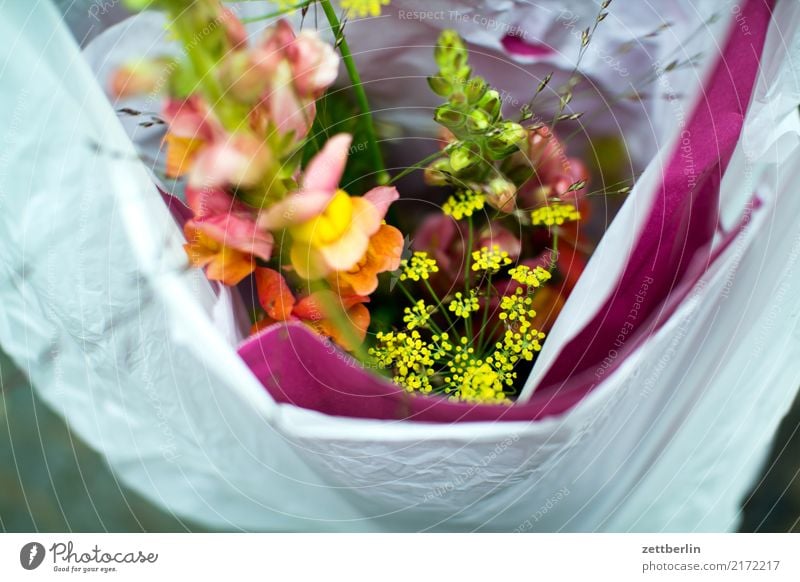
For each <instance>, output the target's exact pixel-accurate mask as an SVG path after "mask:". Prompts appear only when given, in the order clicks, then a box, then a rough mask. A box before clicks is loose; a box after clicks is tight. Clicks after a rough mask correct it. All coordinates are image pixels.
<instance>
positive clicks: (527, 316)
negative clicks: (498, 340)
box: [498, 288, 536, 332]
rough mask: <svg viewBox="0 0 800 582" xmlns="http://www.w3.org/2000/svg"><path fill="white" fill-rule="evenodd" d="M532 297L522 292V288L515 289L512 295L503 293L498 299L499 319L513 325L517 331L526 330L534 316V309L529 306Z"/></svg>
mask: <svg viewBox="0 0 800 582" xmlns="http://www.w3.org/2000/svg"><path fill="white" fill-rule="evenodd" d="M532 303H533V299H532V298H531V297H530V296H528V295H523V294H522V289H519V288H518V289H517V290H516V292H515V293H514V294H513V295H505V296H503V298H502V299H500V315H499V316H498V317H499V318H500V320H501V321H504V322H507V323H509V324H510V325H514V326H515V327H517V328H518V329H519V331H523V332H524V331H527V330H528V328H529V327H530V326H531V322H530V320H531V319H533V318H534V317H536V311H534V310H533V309H532V308H531V304H532Z"/></svg>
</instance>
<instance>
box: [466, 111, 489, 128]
mask: <svg viewBox="0 0 800 582" xmlns="http://www.w3.org/2000/svg"><path fill="white" fill-rule="evenodd" d="M490 123H491V120H490V119H489V115H488V114H487V113H486V112H485V111H484V110H483V109H473V110H472V111H470V113H469V115H468V116H467V129H468V130H469V131H470V132H472V133H484V132H485V131H486V130H487V129H489V125H490Z"/></svg>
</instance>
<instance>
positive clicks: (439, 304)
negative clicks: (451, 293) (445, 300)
mask: <svg viewBox="0 0 800 582" xmlns="http://www.w3.org/2000/svg"><path fill="white" fill-rule="evenodd" d="M423 281H424V283H425V288H426V289H427V290H428V293H430V294H431V297H433V300H434V301H435V302H436V306H437V307H438V308H439V311H441V313H442V315H443V316H444V318H445V319H446V320H447V325H448V328H452V327H454V326H455V324H454V323H453V320H451V319H450V316H449V315H448V313H447V309H445V307H444V305H443V304H442V301H441V299H439V296H438V295H437V294H436V292H435V291H434V290H433V287H431V284H430V282H429V281H428V280H427V279H423Z"/></svg>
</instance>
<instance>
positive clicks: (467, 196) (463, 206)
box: [442, 190, 486, 220]
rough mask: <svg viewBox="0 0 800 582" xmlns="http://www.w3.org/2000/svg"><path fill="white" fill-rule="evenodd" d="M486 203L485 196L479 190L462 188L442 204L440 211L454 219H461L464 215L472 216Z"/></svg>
mask: <svg viewBox="0 0 800 582" xmlns="http://www.w3.org/2000/svg"><path fill="white" fill-rule="evenodd" d="M485 203H486V197H485V196H484V195H483V194H481V193H480V192H475V191H473V190H462V191H460V192H456V193H455V194H454V195H453V196H450V198H448V199H447V202H445V203H444V205H443V206H442V212H444V213H445V214H446V215H447V216H452V217H453V218H455V219H456V220H461V219H462V218H464V217H467V216H472V214H473V213H474V212H476V211H478V210H481V209H483V205H484V204H485Z"/></svg>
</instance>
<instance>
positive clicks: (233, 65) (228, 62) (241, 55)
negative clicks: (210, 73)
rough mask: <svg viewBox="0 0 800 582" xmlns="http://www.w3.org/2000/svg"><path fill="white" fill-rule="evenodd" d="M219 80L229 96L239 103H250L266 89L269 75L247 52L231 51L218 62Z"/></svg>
mask: <svg viewBox="0 0 800 582" xmlns="http://www.w3.org/2000/svg"><path fill="white" fill-rule="evenodd" d="M219 80H220V82H221V83H222V86H223V87H224V88H225V89H226V91H227V92H228V94H229V95H230V96H231V97H233V98H234V99H236V100H237V101H239V102H240V103H252V102H254V101H256V100H258V98H259V97H261V95H262V94H263V93H264V91H265V90H266V88H267V84H268V83H269V76H268V74H267V71H265V69H264V68H263V67H261V66H257V64H254V63H253V60H252V59H251V57H250V55H249V54H248V53H247V52H245V51H232V52H231V53H229V54H228V55H226V57H225V59H224V60H223V61H222V63H221V64H220V68H219Z"/></svg>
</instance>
